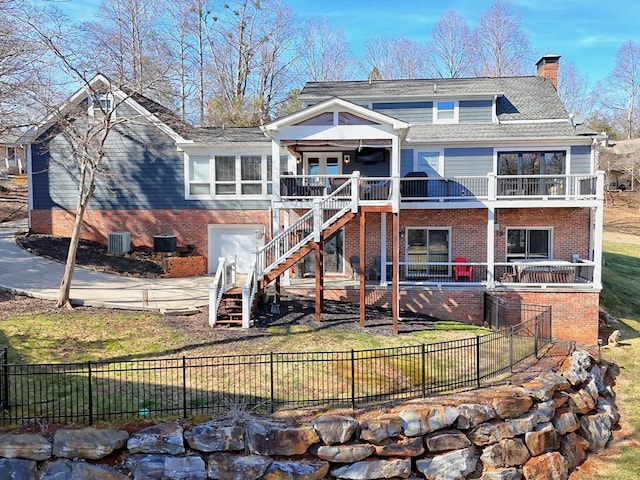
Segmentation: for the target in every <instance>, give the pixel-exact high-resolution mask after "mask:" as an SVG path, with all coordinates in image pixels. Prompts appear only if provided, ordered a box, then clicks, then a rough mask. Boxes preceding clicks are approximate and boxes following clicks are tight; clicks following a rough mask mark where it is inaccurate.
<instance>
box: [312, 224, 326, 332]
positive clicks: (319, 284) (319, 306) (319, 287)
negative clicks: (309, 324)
mask: <svg viewBox="0 0 640 480" xmlns="http://www.w3.org/2000/svg"><path fill="white" fill-rule="evenodd" d="M313 249H314V251H315V254H316V312H315V313H316V322H319V321H320V316H321V314H322V310H323V307H324V272H323V269H324V262H323V258H322V252H323V250H324V235H323V236H321V237H320V242H319V243H314V245H313Z"/></svg>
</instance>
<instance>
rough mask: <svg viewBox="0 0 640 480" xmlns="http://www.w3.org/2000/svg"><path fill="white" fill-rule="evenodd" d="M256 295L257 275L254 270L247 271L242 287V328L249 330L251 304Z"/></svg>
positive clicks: (251, 323) (250, 324) (251, 322)
mask: <svg viewBox="0 0 640 480" xmlns="http://www.w3.org/2000/svg"><path fill="white" fill-rule="evenodd" d="M257 293H258V275H257V273H256V268H255V267H254V268H253V269H251V270H249V274H248V275H247V280H246V281H245V282H244V285H242V328H249V327H251V326H252V325H253V321H252V315H251V311H252V310H253V302H254V301H255V299H256V295H257Z"/></svg>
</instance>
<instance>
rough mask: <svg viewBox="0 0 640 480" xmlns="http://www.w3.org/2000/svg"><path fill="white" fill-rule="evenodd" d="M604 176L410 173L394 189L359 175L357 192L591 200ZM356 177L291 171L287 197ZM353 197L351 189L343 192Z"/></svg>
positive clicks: (404, 197) (376, 197)
mask: <svg viewBox="0 0 640 480" xmlns="http://www.w3.org/2000/svg"><path fill="white" fill-rule="evenodd" d="M599 176H600V175H599V174H598V175H493V174H490V175H484V176H456V177H427V176H410V177H402V178H400V179H399V185H400V187H399V192H394V188H393V186H394V182H393V177H367V176H362V175H360V176H359V180H358V188H357V189H356V191H355V193H356V194H357V198H358V200H359V201H361V202H372V201H375V202H390V201H391V200H392V199H393V197H394V196H396V195H398V196H399V198H400V201H402V202H418V201H421V202H433V201H437V202H459V201H470V200H479V201H483V200H517V199H522V198H538V199H545V200H561V199H565V200H578V199H579V200H588V199H595V198H598V197H599V196H600V197H601V196H602V194H603V192H602V191H601V190H602V189H603V185H604V183H603V182H600V185H601V186H599V182H598V177H599ZM352 178H353V176H349V175H331V176H330V175H286V176H283V177H282V180H281V196H282V199H283V200H307V201H308V200H311V199H313V198H315V197H323V196H326V195H329V194H331V193H332V192H334V191H335V190H336V189H337V188H339V187H340V186H342V185H343V184H344V183H347V182H349V180H350V179H352ZM343 195H344V196H348V195H351V189H349V190H345V191H343Z"/></svg>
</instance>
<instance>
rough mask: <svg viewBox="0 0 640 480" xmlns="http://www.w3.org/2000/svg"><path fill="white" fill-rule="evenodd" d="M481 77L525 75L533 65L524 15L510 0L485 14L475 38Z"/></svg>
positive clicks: (501, 0) (499, 0)
mask: <svg viewBox="0 0 640 480" xmlns="http://www.w3.org/2000/svg"><path fill="white" fill-rule="evenodd" d="M473 48H474V49H475V51H476V61H477V64H476V66H475V73H476V75H477V76H489V77H505V76H509V75H521V74H523V73H524V72H525V71H526V68H527V67H526V66H528V65H530V64H531V63H532V61H531V58H532V54H531V49H530V46H529V38H528V37H527V35H526V34H525V32H524V31H523V30H522V27H521V25H520V16H519V15H516V14H515V13H514V12H513V9H512V7H511V4H510V3H509V2H508V1H506V0H495V2H494V3H493V4H492V5H491V7H489V9H488V10H487V11H486V12H484V13H483V14H482V15H481V17H480V20H479V22H478V26H477V28H476V30H475V32H474V35H473Z"/></svg>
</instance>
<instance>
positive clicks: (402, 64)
mask: <svg viewBox="0 0 640 480" xmlns="http://www.w3.org/2000/svg"><path fill="white" fill-rule="evenodd" d="M427 58H428V51H427V47H426V45H425V44H422V43H419V42H415V41H413V40H410V39H408V38H406V37H376V38H372V39H369V40H367V41H366V42H365V45H364V63H365V68H366V70H367V71H370V70H371V69H372V68H374V67H376V68H377V69H378V71H379V72H380V74H381V75H382V78H385V79H398V78H405V79H406V78H424V77H428V76H430V75H429V73H430V72H429V68H428V62H427Z"/></svg>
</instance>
